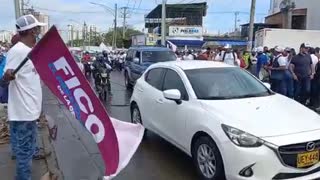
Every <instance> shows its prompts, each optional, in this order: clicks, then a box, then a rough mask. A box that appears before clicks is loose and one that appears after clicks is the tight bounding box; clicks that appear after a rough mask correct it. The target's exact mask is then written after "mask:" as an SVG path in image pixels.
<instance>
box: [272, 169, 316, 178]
mask: <svg viewBox="0 0 320 180" xmlns="http://www.w3.org/2000/svg"><path fill="white" fill-rule="evenodd" d="M319 171H320V167H318V168H316V169H314V170H312V171H309V172H306V173H279V174H277V175H275V176H274V177H273V178H272V179H273V180H280V179H292V178H298V177H303V176H308V175H310V174H313V173H317V172H319Z"/></svg>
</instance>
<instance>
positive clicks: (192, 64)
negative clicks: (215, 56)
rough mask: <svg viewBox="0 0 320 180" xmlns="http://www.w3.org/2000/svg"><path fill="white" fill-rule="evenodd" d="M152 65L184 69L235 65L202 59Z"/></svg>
mask: <svg viewBox="0 0 320 180" xmlns="http://www.w3.org/2000/svg"><path fill="white" fill-rule="evenodd" d="M152 67H178V68H180V69H182V70H192V69H205V68H227V67H234V66H231V65H228V64H225V63H222V62H215V61H200V60H189V61H168V62H160V63H156V64H154V65H153V66H152Z"/></svg>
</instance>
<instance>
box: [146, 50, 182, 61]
mask: <svg viewBox="0 0 320 180" xmlns="http://www.w3.org/2000/svg"><path fill="white" fill-rule="evenodd" d="M176 59H177V57H176V55H175V54H174V52H172V51H143V52H142V61H143V62H165V61H175V60H176Z"/></svg>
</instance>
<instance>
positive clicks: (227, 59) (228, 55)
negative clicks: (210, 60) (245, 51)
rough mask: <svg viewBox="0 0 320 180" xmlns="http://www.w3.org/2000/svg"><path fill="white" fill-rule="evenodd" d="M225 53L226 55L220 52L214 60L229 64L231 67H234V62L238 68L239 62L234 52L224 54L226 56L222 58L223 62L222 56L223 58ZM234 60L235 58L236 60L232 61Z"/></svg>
mask: <svg viewBox="0 0 320 180" xmlns="http://www.w3.org/2000/svg"><path fill="white" fill-rule="evenodd" d="M225 53H226V52H225V51H222V52H221V55H219V54H218V55H217V56H216V58H217V59H216V60H218V61H223V62H224V63H226V64H229V65H232V66H234V65H235V64H234V63H235V62H236V63H237V65H238V66H240V60H239V59H238V57H237V54H236V53H234V52H229V53H226V55H225V57H224V60H223V56H224V54H225ZM232 53H233V54H234V55H232ZM234 58H236V59H234Z"/></svg>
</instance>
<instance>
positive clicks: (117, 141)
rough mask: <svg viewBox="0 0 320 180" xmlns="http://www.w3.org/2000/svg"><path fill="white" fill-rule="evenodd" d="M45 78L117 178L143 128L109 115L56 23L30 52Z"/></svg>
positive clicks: (39, 71)
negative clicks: (91, 139) (88, 134)
mask: <svg viewBox="0 0 320 180" xmlns="http://www.w3.org/2000/svg"><path fill="white" fill-rule="evenodd" d="M29 58H30V59H31V60H32V62H33V64H34V66H35V68H36V70H37V72H38V73H39V75H40V77H41V79H42V81H43V82H44V84H45V85H46V86H48V87H49V89H50V90H51V91H52V92H53V94H54V95H55V96H56V97H57V98H58V99H59V100H60V101H61V102H63V103H64V104H65V106H66V107H67V108H68V109H69V110H70V112H71V113H72V114H73V115H74V117H75V118H76V119H77V120H79V121H80V122H81V123H82V124H83V125H84V126H85V127H86V129H87V130H88V131H89V132H90V133H91V134H92V136H93V138H94V140H95V142H96V143H97V145H98V148H99V150H100V153H101V155H102V158H103V160H104V163H105V166H106V170H105V176H106V177H114V176H115V175H116V174H118V173H119V172H120V170H122V169H123V168H124V167H125V166H126V165H127V164H128V162H129V160H130V159H131V157H132V156H133V154H134V152H135V151H136V149H137V148H138V146H139V144H140V142H141V139H142V136H143V132H144V129H143V127H142V126H141V125H134V124H131V123H125V122H120V121H118V120H115V119H112V120H111V118H110V117H109V116H108V114H107V112H106V110H105V108H104V106H103V105H102V104H101V102H100V100H99V98H98V97H97V96H96V95H95V93H94V91H93V90H92V88H91V86H90V84H89V82H88V81H87V80H86V78H85V76H84V75H83V74H82V72H81V70H80V69H79V67H78V65H77V63H76V62H75V60H74V59H73V57H72V55H71V54H70V52H69V50H68V48H67V47H66V45H65V44H64V42H63V40H62V39H61V37H60V36H59V33H58V31H57V29H56V27H55V26H53V27H52V28H51V29H50V30H49V31H48V32H47V34H46V35H45V36H44V37H43V38H42V39H41V41H40V42H39V43H38V44H37V45H36V46H35V47H34V48H33V50H32V51H31V53H30V54H29Z"/></svg>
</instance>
